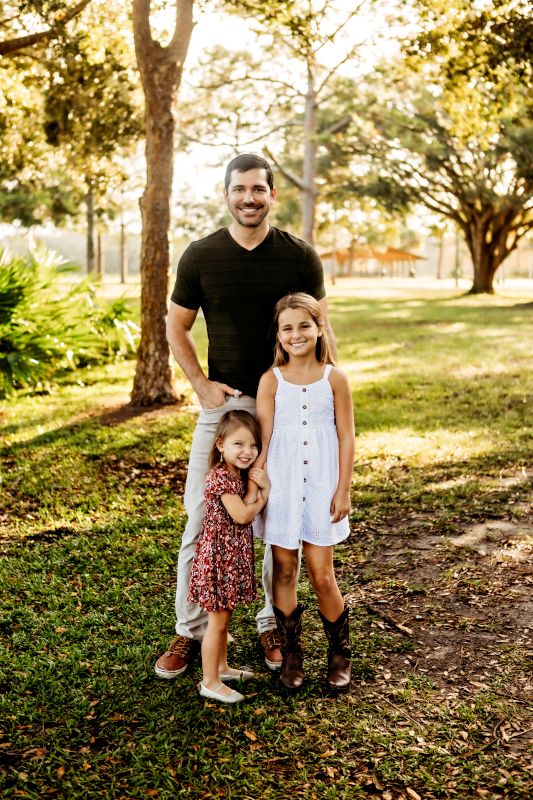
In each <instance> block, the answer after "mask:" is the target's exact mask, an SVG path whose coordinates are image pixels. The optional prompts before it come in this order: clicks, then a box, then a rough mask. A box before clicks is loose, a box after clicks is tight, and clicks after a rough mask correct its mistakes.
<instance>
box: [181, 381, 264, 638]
mask: <svg viewBox="0 0 533 800" xmlns="http://www.w3.org/2000/svg"><path fill="white" fill-rule="evenodd" d="M236 408H241V409H244V410H245V411H249V412H250V413H251V414H254V415H255V399H254V398H253V397H247V396H246V395H244V396H243V397H238V398H235V397H230V398H229V400H227V401H226V402H225V403H224V405H223V406H220V407H219V408H203V409H202V410H201V411H200V415H199V417H198V422H197V424H196V430H195V431H194V436H193V440H192V445H191V452H190V456H189V468H188V472H187V482H186V484H185V498H184V500H185V511H186V512H187V516H188V519H187V525H186V526H185V530H184V532H183V538H182V541H181V548H180V552H179V556H178V579H177V586H176V633H177V634H179V635H181V636H187V637H188V638H189V639H198V640H199V641H200V640H201V639H202V637H203V635H204V633H205V629H206V626H207V614H206V612H205V611H203V609H201V608H200V607H199V606H196V605H193V604H192V603H189V602H188V601H187V595H188V592H189V579H190V576H191V566H192V560H193V558H194V553H195V550H196V542H197V541H198V536H199V534H200V531H201V529H202V524H203V520H204V483H205V476H206V474H207V471H208V463H207V462H208V457H209V453H210V452H211V448H212V446H213V442H214V440H215V432H216V429H217V425H218V423H219V420H220V419H221V417H222V416H223V415H224V414H225V413H226V411H230V410H232V409H236ZM263 588H264V590H265V606H264V608H262V609H261V611H260V612H259V614H258V615H257V617H256V621H257V630H258V631H259V633H260V634H261V633H264V632H265V631H269V630H272V629H273V628H275V627H276V619H275V617H274V611H273V609H272V551H271V549H270V546H269V545H267V546H266V547H265V555H264V558H263Z"/></svg>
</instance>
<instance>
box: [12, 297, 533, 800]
mask: <svg viewBox="0 0 533 800" xmlns="http://www.w3.org/2000/svg"><path fill="white" fill-rule="evenodd" d="M335 291H337V293H336V294H335V293H334V292H335ZM330 309H331V317H332V321H333V326H334V329H335V332H336V335H337V338H338V340H339V356H340V363H341V365H342V366H343V367H344V368H345V369H346V371H347V372H348V374H349V376H350V380H351V385H352V389H353V398H354V408H355V416H356V428H357V463H356V467H355V470H354V484H353V513H352V517H351V527H352V534H351V536H350V539H349V540H348V542H347V543H345V544H344V545H342V546H340V547H339V548H338V550H337V567H338V575H339V579H340V582H341V586H342V590H343V591H344V593H345V594H346V597H347V601H348V603H349V605H350V607H351V614H352V639H353V650H354V657H353V666H354V680H353V687H352V691H351V693H350V694H349V695H347V696H344V697H340V698H338V699H333V698H331V697H329V696H328V695H327V694H326V693H325V691H324V684H323V678H324V676H323V671H324V669H323V668H324V660H325V650H326V645H325V641H324V636H323V634H322V633H321V630H320V626H319V622H318V615H317V611H316V602H315V600H314V598H313V597H312V595H311V592H310V590H309V586H308V583H307V580H306V577H305V570H304V571H303V574H302V581H301V595H302V599H303V601H304V602H305V603H306V604H307V605H308V610H307V612H306V615H305V617H304V631H305V647H306V651H307V654H308V657H307V660H306V665H307V676H308V677H307V682H306V686H305V689H304V690H303V691H302V692H301V693H300V694H299V695H298V696H296V697H290V698H286V697H284V696H282V695H281V694H280V693H279V692H278V689H277V685H276V677H275V676H273V675H272V674H271V673H269V672H268V670H267V669H266V667H265V666H264V664H263V663H262V661H261V658H260V655H259V653H258V650H257V647H256V640H257V637H256V633H255V626H254V615H255V613H256V611H257V610H258V609H259V607H260V605H259V604H257V605H256V606H255V607H253V608H252V609H250V608H246V609H242V610H239V611H238V612H237V613H236V614H235V617H234V621H233V623H232V634H233V636H234V637H235V641H234V643H233V644H232V645H231V647H230V657H231V661H232V663H233V664H235V665H239V664H248V665H250V666H252V667H253V668H254V669H255V670H256V671H257V673H258V676H257V679H256V680H254V681H252V682H250V683H249V684H247V685H246V689H245V694H246V695H247V700H246V702H245V703H243V704H241V705H240V706H237V707H222V706H219V705H216V704H211V703H209V702H205V701H203V700H201V699H200V698H199V696H198V693H197V689H196V684H197V682H198V680H199V668H198V667H197V668H196V669H195V670H194V671H193V672H192V673H190V674H187V675H185V676H183V677H182V678H181V679H178V680H177V681H176V682H166V681H160V680H158V679H157V678H156V677H155V675H154V673H153V662H154V660H155V658H156V657H157V655H158V654H159V653H160V652H162V650H163V649H164V648H165V646H166V644H167V641H168V639H169V638H170V637H171V636H172V631H173V626H174V616H173V594H174V582H175V566H176V560H177V553H178V548H179V540H180V535H181V532H182V530H183V526H184V513H183V506H182V490H183V482H184V479H185V474H186V463H187V454H188V448H189V444H190V440H191V435H192V431H193V427H194V420H195V413H194V411H195V409H194V406H193V397H192V395H191V394H190V393H189V392H188V389H187V386H186V383H185V382H184V381H183V380H181V381H180V380H178V384H179V389H180V390H181V391H183V392H184V393H185V402H184V403H183V404H182V405H181V406H179V407H171V408H163V409H154V410H151V411H146V412H145V413H134V412H132V411H130V410H128V409H127V408H124V404H125V403H126V402H127V398H128V391H129V388H130V386H131V381H132V375H133V364H132V363H131V362H130V363H128V362H124V363H122V364H118V365H113V366H110V367H104V368H99V369H93V370H86V371H84V372H80V373H76V374H75V375H74V376H73V379H72V381H71V382H70V383H68V382H65V383H64V384H63V385H61V386H60V387H58V388H57V389H55V390H54V391H53V393H51V394H49V395H41V396H34V397H30V396H25V395H20V396H18V397H17V398H15V399H12V400H9V401H5V402H3V404H2V405H1V406H0V421H1V423H2V442H1V449H0V470H1V473H0V478H1V484H0V489H1V495H0V547H1V551H2V560H1V565H0V569H1V577H0V582H1V587H2V612H1V626H2V641H3V649H2V651H1V663H0V672H1V684H2V700H1V704H2V706H1V708H2V714H1V723H0V727H1V730H0V759H1V762H2V765H3V770H2V773H1V777H0V796H1V797H6V798H7V797H9V798H12V797H21V798H35V799H37V798H42V797H46V796H50V797H54V796H56V797H60V798H76V800H81V798H84V799H86V800H96V798H113V800H119V799H121V800H133V799H134V798H135V799H137V798H139V799H140V798H142V800H145V798H150V797H153V798H159V799H160V800H171V798H172V800H174V798H176V797H178V798H187V799H189V798H190V800H200V798H202V799H203V798H228V800H259V799H261V800H263V798H264V799H265V800H285V798H294V800H327V799H328V798H331V799H332V800H333V798H346V800H352V799H353V800H362V799H363V798H372V797H376V798H383V800H400V799H401V800H417V798H422V799H423V800H432V799H433V798H457V800H467V799H469V798H489V800H492V798H494V799H495V800H496V798H498V799H499V798H508V800H526V798H530V797H531V796H532V791H533V789H532V780H531V779H532V774H533V773H532V771H531V770H532V768H533V762H532V753H531V749H529V750H528V743H529V744H530V742H531V732H532V730H533V716H532V714H531V696H532V683H533V678H532V675H531V667H532V655H533V651H532V646H531V632H532V629H533V602H532V599H531V586H532V584H533V567H532V552H533V514H532V511H531V499H532V492H531V475H532V470H531V465H532V463H533V452H532V451H533V445H532V440H531V418H532V415H531V398H532V396H533V376H532V373H531V342H532V341H533V303H532V295H531V293H530V295H529V296H527V295H526V294H525V293H522V295H521V296H519V295H515V296H506V297H489V298H488V297H464V296H459V295H457V294H454V293H453V292H451V291H450V292H438V293H437V292H432V291H429V290H425V291H422V290H413V291H412V292H410V293H403V294H391V295H390V296H388V297H387V296H382V297H376V296H373V295H372V294H366V295H365V294H363V293H358V292H357V288H354V290H353V291H349V290H347V289H346V288H345V289H344V290H343V291H341V290H340V289H339V288H338V287H336V289H335V290H333V292H332V295H331V301H330ZM198 338H199V343H200V344H199V349H200V352H201V354H202V358H204V359H205V335H204V334H203V332H202V330H201V327H200V329H199V331H198ZM257 555H258V568H259V564H260V548H259V547H257ZM528 703H529V705H528Z"/></svg>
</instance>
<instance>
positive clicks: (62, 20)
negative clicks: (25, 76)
mask: <svg viewBox="0 0 533 800" xmlns="http://www.w3.org/2000/svg"><path fill="white" fill-rule="evenodd" d="M90 2H91V0H80V2H79V3H78V4H77V5H75V6H74V7H73V8H71V9H70V11H66V12H65V13H64V14H61V15H60V16H58V17H57V19H56V20H55V21H54V23H53V24H52V25H51V26H50V27H49V28H47V30H45V31H40V32H39V33H30V34H28V35H27V36H17V37H16V38H15V39H7V40H6V41H5V42H0V56H7V55H12V54H13V53H18V52H19V51H20V50H25V49H26V48H27V47H31V46H32V45H34V44H37V43H38V42H46V41H49V40H50V39H54V38H55V37H56V36H57V35H58V34H59V32H60V31H61V28H62V26H63V25H66V23H67V22H70V20H71V19H74V17H77V16H78V14H80V13H81V12H82V11H83V9H84V8H85V6H87V5H89V3H90Z"/></svg>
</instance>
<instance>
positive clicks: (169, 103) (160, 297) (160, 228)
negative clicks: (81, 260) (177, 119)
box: [131, 0, 193, 406]
mask: <svg viewBox="0 0 533 800" xmlns="http://www.w3.org/2000/svg"><path fill="white" fill-rule="evenodd" d="M192 8H193V0H176V25H175V30H174V35H173V37H172V41H171V42H170V43H169V44H168V45H167V46H166V47H162V46H161V45H160V44H159V42H156V41H154V40H153V38H152V34H151V30H150V0H133V28H134V35H135V51H136V54H137V63H138V65H139V70H140V73H141V79H142V84H143V89H144V95H145V108H146V110H145V126H146V169H147V177H146V187H145V190H144V194H143V196H142V198H141V201H140V206H141V214H142V244H141V341H140V345H139V352H138V355H137V368H136V372H135V379H134V383H133V390H132V393H131V403H132V405H135V406H150V405H154V404H159V403H175V402H176V400H177V398H176V394H175V392H174V389H173V386H172V372H171V367H170V351H169V347H168V343H167V339H166V333H165V319H166V314H167V291H168V276H169V269H170V250H169V238H168V237H169V228H170V202H171V195H172V176H173V158H174V116H173V104H174V100H175V97H176V92H177V90H178V88H179V85H180V81H181V75H182V70H183V64H184V62H185V57H186V55H187V50H188V47H189V42H190V38H191V34H192V30H193V21H192Z"/></svg>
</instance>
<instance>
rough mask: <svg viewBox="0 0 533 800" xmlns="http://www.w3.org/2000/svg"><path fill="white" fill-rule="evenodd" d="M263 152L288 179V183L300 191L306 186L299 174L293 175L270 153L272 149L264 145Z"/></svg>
mask: <svg viewBox="0 0 533 800" xmlns="http://www.w3.org/2000/svg"><path fill="white" fill-rule="evenodd" d="M265 153H266V154H267V156H268V157H269V159H270V160H271V161H273V162H274V164H275V165H276V167H277V168H278V169H279V171H280V172H281V174H282V175H283V176H284V177H285V178H287V180H288V181H290V183H292V184H293V185H294V186H296V187H297V188H298V189H300V191H303V190H304V189H305V188H306V185H305V183H304V182H303V180H302V178H300V176H299V175H295V174H294V173H293V172H290V171H289V170H288V169H285V167H284V166H283V165H282V164H281V163H280V162H279V160H278V159H277V158H276V156H275V155H274V154H273V153H272V151H271V150H269V149H268V147H265Z"/></svg>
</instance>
